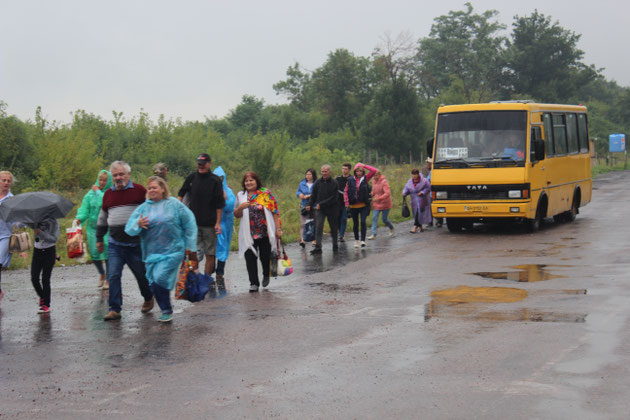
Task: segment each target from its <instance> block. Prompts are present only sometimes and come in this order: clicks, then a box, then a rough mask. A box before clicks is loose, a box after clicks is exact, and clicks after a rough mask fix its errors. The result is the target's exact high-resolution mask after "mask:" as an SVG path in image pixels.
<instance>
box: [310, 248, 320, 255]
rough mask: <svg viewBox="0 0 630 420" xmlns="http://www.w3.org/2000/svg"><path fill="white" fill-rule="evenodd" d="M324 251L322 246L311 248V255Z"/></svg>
mask: <svg viewBox="0 0 630 420" xmlns="http://www.w3.org/2000/svg"><path fill="white" fill-rule="evenodd" d="M321 253H322V249H321V248H315V249H313V250H311V255H317V254H321Z"/></svg>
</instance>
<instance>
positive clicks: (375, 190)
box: [372, 174, 392, 210]
mask: <svg viewBox="0 0 630 420" xmlns="http://www.w3.org/2000/svg"><path fill="white" fill-rule="evenodd" d="M377 199H378V200H377ZM372 208H373V209H374V210H388V209H391V208H392V193H391V191H390V189H389V183H388V182H387V179H385V175H383V174H381V176H380V177H379V178H378V180H377V179H376V178H372Z"/></svg>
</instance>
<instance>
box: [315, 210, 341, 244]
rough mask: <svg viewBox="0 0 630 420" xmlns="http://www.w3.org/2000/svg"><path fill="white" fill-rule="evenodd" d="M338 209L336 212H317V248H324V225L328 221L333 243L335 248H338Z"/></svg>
mask: <svg viewBox="0 0 630 420" xmlns="http://www.w3.org/2000/svg"><path fill="white" fill-rule="evenodd" d="M337 217H338V212H337V209H334V211H322V210H317V211H316V212H315V243H316V244H315V248H321V247H322V238H323V237H324V223H325V221H326V219H328V226H329V227H330V236H331V237H332V241H333V248H337Z"/></svg>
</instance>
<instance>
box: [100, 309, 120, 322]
mask: <svg viewBox="0 0 630 420" xmlns="http://www.w3.org/2000/svg"><path fill="white" fill-rule="evenodd" d="M120 318H122V316H121V315H120V312H116V311H109V312H107V315H105V316H104V317H103V320H105V321H114V320H116V319H120Z"/></svg>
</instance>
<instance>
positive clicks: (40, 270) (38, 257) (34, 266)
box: [31, 246, 57, 306]
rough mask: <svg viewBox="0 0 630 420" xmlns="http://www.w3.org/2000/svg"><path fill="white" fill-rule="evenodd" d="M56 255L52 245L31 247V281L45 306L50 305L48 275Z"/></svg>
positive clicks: (50, 272)
mask: <svg viewBox="0 0 630 420" xmlns="http://www.w3.org/2000/svg"><path fill="white" fill-rule="evenodd" d="M56 257H57V250H56V248H55V247H54V246H51V247H50V248H46V249H39V248H33V261H32V263H31V282H32V283H33V287H34V288H35V291H36V292H37V295H38V296H39V298H40V299H41V300H42V304H43V305H46V306H50V275H51V274H52V270H53V267H54V266H55V258H56ZM40 275H41V280H40Z"/></svg>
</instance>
